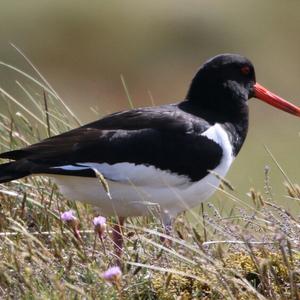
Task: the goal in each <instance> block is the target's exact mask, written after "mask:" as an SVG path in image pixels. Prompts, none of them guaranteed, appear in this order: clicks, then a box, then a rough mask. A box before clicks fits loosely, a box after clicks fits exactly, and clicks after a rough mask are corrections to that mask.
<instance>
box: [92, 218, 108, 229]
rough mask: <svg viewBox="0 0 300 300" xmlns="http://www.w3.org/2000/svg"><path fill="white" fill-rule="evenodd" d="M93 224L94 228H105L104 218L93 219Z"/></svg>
mask: <svg viewBox="0 0 300 300" xmlns="http://www.w3.org/2000/svg"><path fill="white" fill-rule="evenodd" d="M93 224H94V226H95V227H96V226H103V225H105V226H106V218H104V217H101V216H99V217H95V218H94V219H93Z"/></svg>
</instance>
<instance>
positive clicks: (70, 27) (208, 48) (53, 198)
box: [0, 0, 300, 300]
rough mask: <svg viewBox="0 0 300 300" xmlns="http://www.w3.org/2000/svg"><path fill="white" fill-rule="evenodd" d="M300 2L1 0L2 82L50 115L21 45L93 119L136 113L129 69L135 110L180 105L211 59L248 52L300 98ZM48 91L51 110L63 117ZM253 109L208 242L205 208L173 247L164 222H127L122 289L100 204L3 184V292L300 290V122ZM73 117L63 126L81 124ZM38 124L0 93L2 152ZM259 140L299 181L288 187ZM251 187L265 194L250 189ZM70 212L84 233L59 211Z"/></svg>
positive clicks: (276, 85) (262, 77) (265, 76)
mask: <svg viewBox="0 0 300 300" xmlns="http://www.w3.org/2000/svg"><path fill="white" fill-rule="evenodd" d="M299 11H300V2H299V1H279V0H273V1H270V0H269V1H259V0H253V1H247V2H246V1H243V2H242V1H238V0H227V1H221V0H216V1H209V0H197V1H196V0H193V1H191V0H185V1H180V0H165V1H158V0H152V1H138V0H131V1H121V0H111V1H104V0H102V1H100V0H98V1H96V0H90V1H76V0H72V1H69V0H65V1H57V0H52V1H45V0H41V1H34V0H27V1H17V0H10V1H4V0H0V89H1V90H2V89H3V90H5V91H6V92H8V93H10V94H11V95H13V97H15V99H17V101H19V103H21V104H23V105H24V106H25V107H27V108H29V109H31V110H32V112H34V113H35V114H37V115H39V116H41V112H42V118H45V113H44V110H43V109H44V107H43V91H42V89H41V88H39V87H38V86H36V85H34V84H33V81H32V80H27V79H24V77H23V76H21V75H20V74H18V72H16V71H15V70H11V69H9V68H8V67H7V65H5V63H6V64H10V65H12V66H15V67H17V68H19V69H21V70H23V71H24V72H26V73H29V74H32V75H33V76H35V77H37V75H36V73H35V72H34V70H33V69H32V67H30V66H29V65H28V63H27V62H26V61H25V59H24V57H22V55H21V54H20V53H18V51H16V49H15V48H14V47H13V46H12V45H11V43H12V44H14V45H16V46H17V47H18V48H19V49H21V50H22V51H23V52H24V53H25V54H26V55H27V57H28V58H29V59H30V60H31V61H32V62H33V63H34V65H35V66H36V67H37V68H38V69H39V70H40V71H41V73H42V74H43V75H44V77H45V78H46V79H47V80H48V81H49V82H50V83H51V85H52V86H53V88H54V90H56V91H57V92H58V94H59V95H60V96H61V97H62V98H63V100H64V101H65V102H66V103H67V104H68V106H69V107H71V108H72V110H73V111H74V113H75V114H76V116H78V117H79V118H80V120H81V121H82V123H86V122H88V121H91V120H94V119H96V118H99V117H101V116H103V115H105V114H108V113H111V112H114V111H117V110H124V109H128V108H129V102H128V99H127V96H126V93H125V91H124V87H123V84H122V82H121V76H123V78H125V81H126V85H127V87H128V90H129V93H130V95H131V98H132V100H133V103H134V106H136V107H138V106H149V105H152V104H153V102H154V103H155V104H156V105H159V104H163V103H171V102H177V101H180V100H182V99H183V98H184V96H185V93H186V90H187V88H188V85H189V82H190V80H191V78H192V76H193V75H194V73H195V71H196V70H197V68H198V67H199V66H200V65H201V64H202V63H203V62H204V61H205V60H206V59H208V58H210V57H211V56H214V55H216V54H219V53H224V52H232V53H239V54H242V55H245V56H247V57H248V58H250V59H251V60H252V62H253V63H254V65H255V67H256V75H257V80H258V82H260V83H261V84H262V85H264V86H266V87H268V88H269V89H270V90H272V91H273V92H275V93H277V94H279V95H281V96H283V97H284V98H286V99H288V100H290V101H292V102H293V103H295V104H297V105H300V88H299V84H298V82H299V79H300V68H299V65H300V56H299V53H300V38H299V30H300V16H299ZM3 62H5V63H3ZM22 88H23V89H22ZM24 88H25V89H26V91H27V92H28V93H30V94H31V95H32V96H33V99H32V100H30V98H29V97H28V94H27V95H26V92H25V93H24ZM47 94H48V98H49V109H50V111H51V110H54V111H55V115H56V116H57V115H60V113H63V112H64V110H63V108H62V106H61V105H59V104H58V103H59V101H58V100H57V98H58V97H57V96H56V95H55V93H54V97H50V96H51V95H50V94H51V93H49V91H48V93H47ZM1 96H3V95H2V94H1ZM52 96H53V94H52ZM53 98H55V100H53ZM34 101H39V103H40V106H39V105H37V104H35V105H33V104H32V103H33V102H34ZM55 103H56V105H55ZM249 105H250V112H251V115H250V129H249V134H248V139H247V140H246V143H245V145H244V147H243V149H242V151H241V153H240V154H239V156H238V158H237V160H236V162H235V163H234V165H233V167H232V168H231V170H230V173H229V175H228V179H229V180H230V181H231V183H232V185H233V186H234V187H235V188H236V190H235V191H234V192H233V195H230V193H227V192H225V194H224V193H216V195H215V196H214V197H213V199H212V202H213V203H214V204H216V205H212V204H209V203H211V201H210V202H209V203H208V204H206V205H205V206H206V212H208V214H209V215H208V216H207V215H205V218H204V219H203V220H205V225H206V226H205V228H206V230H207V233H208V241H206V235H205V234H203V227H202V220H200V219H201V217H200V218H199V215H197V211H195V212H196V214H195V213H194V215H196V218H195V219H196V222H195V223H193V222H189V221H190V218H185V217H184V216H181V217H180V218H178V219H177V222H176V224H175V230H174V236H173V238H172V239H173V242H174V243H173V245H172V247H171V248H166V247H164V245H162V244H161V242H160V239H159V235H160V234H159V232H158V231H160V230H161V229H162V227H161V225H160V224H159V221H158V220H155V221H153V219H151V218H148V219H140V218H137V219H136V218H135V219H133V220H129V221H128V223H127V227H126V230H125V235H124V236H125V238H126V247H125V253H124V255H123V263H124V265H123V270H122V271H123V272H124V276H123V277H122V288H121V290H119V289H118V288H117V289H114V288H112V287H109V286H107V285H106V284H105V283H104V282H103V280H102V279H101V280H99V279H100V278H99V275H100V274H101V272H103V271H104V270H106V269H107V268H108V267H109V266H111V265H112V264H114V256H113V244H112V243H111V240H110V235H111V233H112V228H111V225H112V223H111V222H112V221H114V220H108V232H109V234H107V237H105V239H104V242H103V241H102V240H101V241H102V243H100V240H96V238H97V237H96V236H95V234H94V230H93V228H92V222H91V221H92V216H93V212H92V210H91V208H90V207H88V206H83V205H78V207H76V204H74V203H71V202H68V201H66V200H65V199H62V198H61V196H60V195H59V194H58V193H57V192H56V190H55V189H53V187H52V185H51V184H49V181H47V179H45V178H39V177H35V178H33V179H31V180H27V181H24V180H23V181H20V182H14V183H12V184H8V185H1V187H0V188H1V190H0V191H1V193H0V237H1V243H0V298H7V299H21V298H22V299H95V298H99V295H101V297H102V298H104V299H125V298H126V297H127V298H128V295H130V297H131V298H130V299H155V300H157V299H175V298H176V297H177V296H178V297H177V298H176V299H195V298H197V299H198V298H201V297H202V299H224V298H226V299H227V298H230V299H264V300H265V299H292V298H293V299H300V293H299V286H300V275H299V274H300V260H299V257H300V256H299V255H300V254H299V245H300V238H299V236H300V221H299V217H298V214H299V199H300V188H299V185H298V186H297V185H293V184H292V183H294V182H295V183H298V184H299V178H300V176H299V175H300V168H299V153H300V151H299V150H300V136H299V133H300V120H299V118H298V119H297V118H295V117H293V116H291V115H288V114H286V113H283V112H281V111H278V110H275V109H273V108H271V107H270V106H267V105H265V104H264V103H261V102H259V101H257V100H254V99H253V100H251V101H249ZM54 106H55V107H54ZM18 111H20V112H21V114H17V112H18ZM6 116H8V117H6ZM50 116H51V115H50ZM67 116H69V117H70V114H66V115H65V114H64V117H63V118H62V119H61V120H60V121H62V122H64V121H66V123H70V124H74V123H75V122H74V120H73V119H72V118H71V117H70V120H65V118H66V117H67ZM51 118H53V117H51ZM27 119H28V120H30V122H27V121H26V120H27ZM12 120H14V121H15V122H16V124H15V128H14V134H12V131H9V126H10V124H12V123H13V122H12ZM44 121H45V120H44ZM68 121H69V122H68ZM51 122H52V124H56V125H57V124H60V122H57V120H53V119H52V120H51ZM60 125H61V124H60ZM39 126H40V125H39V123H38V122H37V121H36V120H35V119H34V118H33V119H31V118H30V116H29V115H28V112H25V111H24V110H22V109H21V108H20V106H18V105H14V104H13V103H12V101H8V100H7V97H5V96H3V97H0V151H4V150H5V149H7V148H9V147H11V146H14V147H20V146H21V145H24V140H23V138H24V137H25V139H27V140H25V142H33V139H34V140H37V139H41V138H45V137H46V136H47V132H46V130H45V128H41V130H40V131H39V132H40V133H42V135H44V136H39V134H37V131H36V130H35V129H36V127H39ZM72 126H73V125H72ZM11 128H13V126H12V127H11ZM51 129H52V130H65V129H62V126H56V127H53V128H51ZM264 146H266V147H267V148H268V149H269V150H270V151H271V152H272V153H273V155H274V156H275V158H276V159H277V161H278V162H279V164H280V165H281V166H282V168H283V169H284V170H285V172H286V173H287V174H288V176H289V178H290V179H291V181H290V182H289V186H288V189H287V190H286V188H285V186H284V184H283V182H284V181H285V179H284V176H283V175H282V174H281V172H280V170H279V168H277V167H276V166H275V164H274V162H273V160H272V159H271V156H270V155H269V154H268V152H267V151H266V150H265V147H264ZM266 165H268V166H270V169H267V170H269V171H268V172H265V171H264V170H265V166H266ZM251 187H254V189H255V191H257V190H260V191H261V192H262V193H263V196H261V195H259V194H258V193H256V192H255V191H254V190H252V192H251V193H250V196H251V197H249V193H248V192H249V190H250V188H251ZM247 194H248V195H247ZM287 195H289V196H287ZM251 198H252V199H251ZM278 204H281V205H282V206H283V208H282V207H279V206H278ZM233 205H235V208H234V209H231V207H232V206H233ZM70 208H72V209H75V210H76V216H77V217H78V222H79V223H80V228H81V229H82V230H83V232H82V234H83V237H82V238H83V240H82V241H83V242H82V241H81V239H78V238H77V239H76V235H75V234H74V232H73V231H72V226H69V225H70V224H64V223H63V222H62V221H61V220H60V216H59V214H60V212H62V211H66V210H68V209H70ZM224 209H225V210H226V211H224ZM290 212H292V214H290ZM79 223H78V224H79ZM73 229H74V228H73ZM126 262H127V263H126ZM50 264H51V266H50ZM203 266H204V268H203ZM170 268H173V269H172V270H171V269H170ZM151 269H152V270H151ZM176 272H177V273H176ZM115 287H116V286H115ZM224 295H227V296H226V297H225V296H224ZM250 296H251V297H250ZM179 297H180V298H179ZM127 298H126V299H127Z"/></svg>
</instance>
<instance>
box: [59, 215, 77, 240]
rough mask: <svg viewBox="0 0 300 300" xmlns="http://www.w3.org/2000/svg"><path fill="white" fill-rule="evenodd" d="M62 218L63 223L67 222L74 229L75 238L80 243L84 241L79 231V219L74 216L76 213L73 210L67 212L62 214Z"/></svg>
mask: <svg viewBox="0 0 300 300" xmlns="http://www.w3.org/2000/svg"><path fill="white" fill-rule="evenodd" d="M60 218H61V220H62V221H63V222H66V223H67V224H68V225H69V226H70V227H71V228H72V229H73V232H74V235H75V237H76V238H77V239H78V240H79V241H82V238H81V235H80V232H79V230H78V226H79V222H78V220H77V218H76V217H75V216H74V212H73V211H72V210H67V211H65V212H63V213H61V214H60Z"/></svg>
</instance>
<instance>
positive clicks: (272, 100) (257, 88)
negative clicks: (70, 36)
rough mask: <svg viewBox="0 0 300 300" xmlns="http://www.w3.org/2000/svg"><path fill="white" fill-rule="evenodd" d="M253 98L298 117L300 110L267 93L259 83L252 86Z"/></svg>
mask: <svg viewBox="0 0 300 300" xmlns="http://www.w3.org/2000/svg"><path fill="white" fill-rule="evenodd" d="M254 97H255V98H257V99H260V100H262V101H264V102H267V103H269V104H270V105H272V106H275V107H277V108H279V109H281V110H284V111H286V112H288V113H290V114H292V115H295V116H298V117H300V108H299V107H297V106H296V105H294V104H291V103H289V102H288V101H286V100H284V99H282V98H280V97H279V96H277V95H275V94H273V93H272V92H270V91H268V90H267V89H266V88H264V87H263V86H261V85H260V84H259V83H255V85H254Z"/></svg>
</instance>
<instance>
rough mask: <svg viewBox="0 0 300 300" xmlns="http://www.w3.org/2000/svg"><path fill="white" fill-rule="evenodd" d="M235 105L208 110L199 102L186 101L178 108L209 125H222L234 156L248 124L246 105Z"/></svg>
mask: <svg viewBox="0 0 300 300" xmlns="http://www.w3.org/2000/svg"><path fill="white" fill-rule="evenodd" d="M236 104H237V105H235V106H234V107H231V108H230V109H222V107H217V108H216V107H213V108H210V107H207V106H205V105H201V104H200V103H199V101H198V102H197V101H190V100H186V101H183V102H181V103H180V104H179V108H180V109H182V110H183V111H185V112H188V113H190V114H192V115H194V116H197V117H199V118H201V119H204V120H206V121H207V122H208V123H210V124H211V125H214V124H216V123H218V124H220V125H222V126H223V127H224V128H225V129H226V131H227V133H228V135H229V139H230V141H231V143H232V145H233V154H234V156H236V155H237V154H238V152H239V151H240V149H241V147H242V145H243V143H244V141H245V139H246V136H247V133H248V124H249V114H248V104H247V103H246V102H240V101H239V102H238V103H236ZM227 108H228V107H227Z"/></svg>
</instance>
